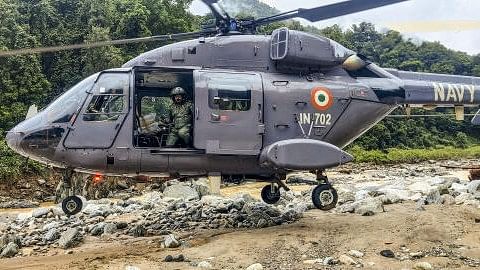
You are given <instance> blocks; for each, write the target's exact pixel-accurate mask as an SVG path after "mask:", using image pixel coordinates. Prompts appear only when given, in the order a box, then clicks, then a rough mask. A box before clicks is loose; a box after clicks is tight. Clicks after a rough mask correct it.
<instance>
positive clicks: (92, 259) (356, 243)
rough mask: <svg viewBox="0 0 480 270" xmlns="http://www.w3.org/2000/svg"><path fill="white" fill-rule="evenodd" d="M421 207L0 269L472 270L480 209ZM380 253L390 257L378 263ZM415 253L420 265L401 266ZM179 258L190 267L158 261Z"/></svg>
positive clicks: (320, 216) (326, 216)
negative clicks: (355, 254)
mask: <svg viewBox="0 0 480 270" xmlns="http://www.w3.org/2000/svg"><path fill="white" fill-rule="evenodd" d="M425 208H426V210H425V211H416V210H415V209H416V206H415V203H412V202H408V203H403V204H396V205H387V206H385V210H386V212H385V213H382V214H378V215H375V216H359V215H352V214H339V213H329V212H322V211H319V210H311V211H309V212H307V213H306V214H305V215H304V217H303V218H302V219H301V220H300V221H298V222H296V223H293V224H288V225H282V226H276V227H270V228H263V229H249V230H209V231H194V232H191V233H186V234H185V233H184V234H183V235H182V236H181V237H182V238H183V239H186V240H187V243H188V244H187V246H185V247H181V248H177V249H164V248H162V247H161V245H160V243H161V241H160V238H134V239H132V238H130V239H126V238H123V239H122V238H120V239H111V238H110V239H108V238H105V239H101V240H100V241H99V240H98V239H97V238H95V239H93V238H92V239H89V238H87V239H86V241H85V244H83V245H82V246H80V247H78V248H74V249H72V251H73V252H72V253H71V254H65V253H66V252H65V251H64V250H62V249H54V250H50V251H49V252H48V253H47V254H44V255H43V256H33V257H17V258H12V259H2V260H0V269H48V270H51V269H142V270H143V269H199V268H197V267H194V266H193V265H195V263H198V262H200V261H208V262H209V263H210V264H211V265H212V268H213V269H246V268H247V267H248V266H249V265H251V264H253V263H261V264H262V265H263V267H264V269H353V268H355V267H354V266H347V265H336V266H324V265H322V264H321V263H315V264H308V262H309V261H308V260H312V259H322V258H325V257H329V256H332V257H335V258H338V257H340V256H341V255H343V254H346V253H347V252H348V251H349V250H351V249H355V250H358V251H361V252H363V253H364V254H365V255H364V256H363V257H362V258H360V259H357V258H355V260H356V261H357V262H361V264H362V265H363V268H364V269H413V266H414V265H415V264H416V263H418V262H429V263H430V264H431V265H433V266H434V269H475V267H473V266H468V264H469V261H468V260H469V258H470V259H472V258H473V259H475V258H476V259H480V223H479V222H480V221H479V219H480V210H479V209H476V208H473V207H471V206H463V205H462V206H447V205H429V206H425ZM385 249H389V250H392V251H393V252H394V254H395V256H396V258H386V257H382V256H381V255H380V252H381V251H382V250H385ZM420 251H421V252H422V254H423V255H422V256H421V258H419V259H407V260H401V257H402V256H407V257H408V254H410V253H416V252H420ZM24 252H28V251H24ZM178 254H183V255H184V256H185V257H186V258H187V259H189V260H190V261H191V262H179V263H175V262H168V263H167V262H163V260H164V258H165V257H166V256H167V255H178ZM423 256H426V257H423ZM310 263H311V262H310ZM134 267H137V268H134Z"/></svg>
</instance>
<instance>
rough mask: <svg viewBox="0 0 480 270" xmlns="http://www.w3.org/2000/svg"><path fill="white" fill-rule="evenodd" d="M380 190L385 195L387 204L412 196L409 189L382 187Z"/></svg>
mask: <svg viewBox="0 0 480 270" xmlns="http://www.w3.org/2000/svg"><path fill="white" fill-rule="evenodd" d="M379 192H381V193H383V194H384V195H385V203H386V204H393V203H399V202H403V201H406V200H408V199H409V198H410V192H409V191H408V190H401V189H393V188H385V189H380V190H379Z"/></svg>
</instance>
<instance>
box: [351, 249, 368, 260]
mask: <svg viewBox="0 0 480 270" xmlns="http://www.w3.org/2000/svg"><path fill="white" fill-rule="evenodd" d="M348 255H350V256H352V257H355V258H361V257H363V255H364V254H363V252H360V251H358V250H354V249H352V250H350V251H348Z"/></svg>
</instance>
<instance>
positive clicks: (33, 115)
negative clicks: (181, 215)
mask: <svg viewBox="0 0 480 270" xmlns="http://www.w3.org/2000/svg"><path fill="white" fill-rule="evenodd" d="M404 1H408V0H349V1H344V2H339V3H335V4H330V5H326V6H321V7H317V8H312V9H297V10H294V11H290V12H285V13H281V14H278V15H274V16H270V17H265V18H260V19H236V18H233V17H230V15H229V14H228V13H226V12H225V11H224V10H223V9H222V8H221V6H220V5H219V3H218V2H217V1H216V0H203V2H204V3H205V4H206V5H207V6H208V7H209V8H210V10H211V11H212V14H213V16H214V19H215V23H214V24H213V25H210V26H208V27H204V29H202V30H201V31H198V32H189V33H179V34H172V35H163V36H152V37H145V38H136V39H124V40H116V41H106V42H99V43H93V44H78V45H70V46H59V47H48V48H33V49H22V50H13V51H4V52H0V57H2V56H3V57H4V56H8V55H17V54H25V53H41V52H53V51H60V50H69V49H78V48H92V47H99V46H105V45H115V44H125V43H135V42H146V41H159V40H160V41H166V40H178V39H188V40H184V41H180V42H176V43H173V44H169V45H166V46H163V47H159V48H157V49H154V50H151V51H148V52H145V53H143V54H141V55H139V56H137V57H136V58H134V59H132V60H130V61H128V62H127V63H125V64H124V65H123V66H122V67H120V68H114V69H109V70H105V71H102V72H99V73H97V74H94V75H91V76H90V77H88V78H86V79H84V80H83V81H81V82H80V83H78V84H77V85H75V86H73V87H72V88H71V89H70V90H68V91H66V92H65V93H64V94H63V95H62V96H60V97H59V98H57V99H56V100H55V101H53V102H52V103H51V104H50V105H49V106H47V107H46V108H45V109H43V110H42V111H40V112H36V111H35V109H32V110H30V111H29V113H28V115H27V116H28V117H27V119H26V120H25V121H23V122H21V123H20V124H18V125H17V126H16V127H14V128H13V129H12V130H10V131H9V132H8V133H7V136H6V141H7V144H8V145H9V147H10V148H12V149H13V150H14V151H16V152H17V153H19V154H21V155H23V156H26V157H29V158H31V159H33V160H36V161H38V162H41V163H44V164H47V165H50V166H54V167H58V168H64V169H65V173H64V177H63V181H64V182H65V184H66V185H67V186H68V185H71V181H72V174H73V172H74V171H79V172H86V173H90V174H99V173H100V174H102V175H116V176H131V177H134V176H162V175H167V176H171V177H179V176H199V175H217V176H221V177H222V178H228V177H230V178H232V177H233V178H238V177H248V178H254V179H258V180H260V181H265V182H268V185H266V186H265V187H264V188H263V189H262V191H261V196H262V199H263V201H265V202H266V203H269V204H274V203H276V202H278V201H279V199H280V194H281V193H280V190H281V189H283V190H286V191H288V190H289V188H288V186H287V185H286V184H285V182H284V180H285V179H286V175H287V173H289V172H292V171H298V170H309V171H312V172H314V173H315V175H316V180H317V181H318V184H317V185H316V187H315V188H314V189H313V191H312V202H313V204H314V205H315V207H317V208H318V209H321V210H329V209H332V208H334V207H335V206H336V204H337V201H338V194H337V191H336V189H335V188H334V187H333V186H332V184H331V183H330V182H329V179H328V177H327V175H326V173H325V171H326V169H329V168H333V167H336V166H339V165H342V164H345V163H348V162H350V161H352V160H353V156H351V155H350V154H349V153H347V152H345V151H344V150H342V149H343V148H344V147H346V146H347V145H349V144H350V143H351V142H353V141H354V140H355V139H356V138H358V137H359V136H361V135H362V134H363V133H365V132H366V131H367V130H369V129H370V128H371V127H372V126H374V125H375V124H376V123H377V122H379V121H381V120H382V119H383V118H385V117H386V116H387V115H389V114H390V113H391V112H392V111H393V110H395V109H396V108H398V107H400V106H404V105H408V106H426V107H435V106H440V107H454V108H455V112H456V115H457V119H459V120H461V119H463V116H464V108H465V107H466V106H476V105H478V104H479V103H480V78H477V77H467V76H454V75H443V74H431V73H418V72H408V71H400V70H395V69H385V68H381V67H379V66H377V65H376V64H374V63H372V62H370V61H369V60H368V59H367V58H366V57H364V56H362V55H359V54H357V53H356V52H354V51H352V50H349V49H347V48H345V47H344V46H342V45H341V44H339V43H337V42H335V41H334V40H331V39H328V38H326V37H322V36H318V35H313V34H309V33H305V32H301V31H293V30H289V29H288V28H279V29H276V30H274V31H273V32H272V34H271V35H256V34H255V31H256V29H257V28H258V27H259V26H263V25H267V24H270V23H273V22H277V21H283V20H288V19H292V18H303V19H307V20H309V21H311V22H316V21H320V20H324V19H329V18H334V17H337V16H342V15H348V14H351V13H355V12H359V11H363V10H369V9H374V8H378V7H382V6H386V5H393V4H396V3H400V2H404ZM175 87H182V88H183V89H185V91H186V98H187V99H188V100H190V101H191V102H192V103H193V108H192V120H191V121H192V123H191V126H192V128H191V131H192V134H193V136H192V137H193V142H192V144H190V145H186V144H184V145H175V146H174V147H171V146H167V144H166V137H168V134H169V129H170V127H169V125H168V124H164V123H162V122H163V121H161V120H159V119H161V118H162V115H163V116H164V114H165V111H166V109H165V107H166V106H167V104H168V102H171V98H170V91H171V89H173V88H175ZM478 115H479V114H478V112H477V115H476V116H475V117H474V118H473V120H472V121H473V123H474V124H478V123H479V122H480V116H478ZM82 207H83V202H82V200H81V198H80V197H79V196H77V195H76V194H70V196H68V197H67V198H65V199H64V200H63V201H62V209H63V210H64V212H65V213H66V214H68V215H74V214H76V213H78V212H80V211H81V209H82Z"/></svg>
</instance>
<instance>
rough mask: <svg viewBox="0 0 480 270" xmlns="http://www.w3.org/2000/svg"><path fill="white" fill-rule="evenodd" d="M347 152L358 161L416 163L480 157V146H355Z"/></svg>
mask: <svg viewBox="0 0 480 270" xmlns="http://www.w3.org/2000/svg"><path fill="white" fill-rule="evenodd" d="M347 152H349V153H350V154H352V155H353V156H354V157H355V162H356V163H375V164H396V163H415V162H421V161H426V160H446V159H449V160H458V159H465V158H480V146H471V147H467V148H454V147H443V148H435V149H397V148H391V149H387V150H386V151H380V150H364V149H362V148H361V147H358V146H354V147H352V148H350V149H349V150H348V151H347Z"/></svg>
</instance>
